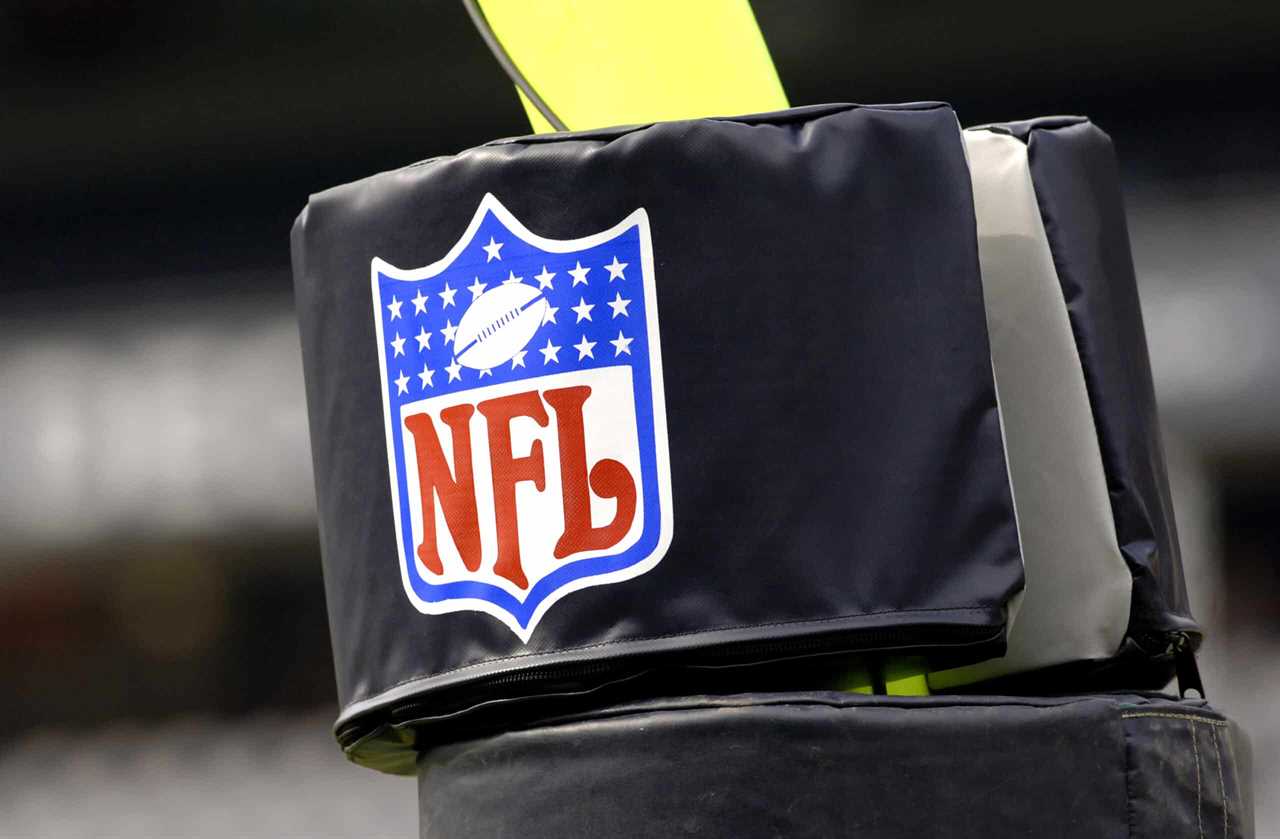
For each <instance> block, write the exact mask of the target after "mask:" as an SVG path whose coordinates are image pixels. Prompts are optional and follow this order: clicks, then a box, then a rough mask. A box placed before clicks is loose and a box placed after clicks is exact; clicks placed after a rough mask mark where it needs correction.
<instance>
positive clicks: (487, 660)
mask: <svg viewBox="0 0 1280 839" xmlns="http://www.w3.org/2000/svg"><path fill="white" fill-rule="evenodd" d="M988 611H989V610H987V609H982V608H980V607H977V606H949V607H946V608H941V609H882V610H880V611H878V612H853V613H851V614H848V615H833V616H832V617H829V618H802V619H798V620H790V621H774V622H772V623H748V624H731V625H729V626H713V627H709V628H707V629H695V630H692V631H690V632H670V633H667V634H665V635H646V636H643V637H640V638H618V639H615V640H613V641H601V642H600V643H598V644H587V645H585V646H582V647H565V648H563V649H559V650H555V651H553V653H546V652H540V653H516V654H515V655H505V656H500V657H498V658H483V659H480V660H479V661H472V662H468V663H467V664H462V665H459V666H457V667H451V668H450V669H448V670H439V671H436V672H434V673H419V674H418V675H416V676H410V677H408V678H407V679H401V680H400V681H398V682H396V683H394V684H390V685H387V686H386V687H385V688H383V689H382V690H380V691H378V692H377V693H375V694H372V695H370V696H366V697H362V698H360V699H357V700H355V702H367V701H369V700H371V699H377V698H378V697H379V696H382V695H383V694H384V693H387V692H388V691H392V690H395V689H396V688H398V687H400V686H401V685H407V684H409V683H410V682H416V681H419V680H421V679H436V678H439V677H440V676H448V675H449V674H450V673H458V672H461V671H463V670H470V669H474V668H477V667H484V666H486V665H489V664H496V663H498V662H503V661H516V660H518V659H522V658H541V657H545V656H547V655H549V654H555V655H559V654H561V653H580V652H585V651H587V650H597V649H600V648H602V647H613V646H617V645H619V644H633V643H641V642H644V641H665V640H667V639H669V638H690V637H693V636H695V635H705V634H707V633H709V632H727V631H731V630H740V629H741V630H747V629H768V628H770V627H774V626H792V625H797V624H815V625H816V624H823V623H833V622H835V621H843V620H849V619H850V618H869V617H875V616H876V615H895V614H910V613H913V612H974V613H977V614H986V613H987V612H988ZM890 628H892V627H890ZM989 628H990V629H992V631H994V630H995V627H989ZM745 640H751V639H745ZM725 643H733V642H732V641H729V642H725ZM503 672H505V671H503ZM348 704H352V703H348Z"/></svg>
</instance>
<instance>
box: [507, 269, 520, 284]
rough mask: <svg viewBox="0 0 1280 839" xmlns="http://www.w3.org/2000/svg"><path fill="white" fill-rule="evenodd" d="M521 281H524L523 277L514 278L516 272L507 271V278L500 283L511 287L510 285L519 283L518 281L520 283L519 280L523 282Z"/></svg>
mask: <svg viewBox="0 0 1280 839" xmlns="http://www.w3.org/2000/svg"><path fill="white" fill-rule="evenodd" d="M523 279H524V277H517V276H516V272H515V271H508V272H507V278H506V279H505V280H503V281H502V284H503V285H511V284H512V283H518V282H520V281H521V280H523Z"/></svg>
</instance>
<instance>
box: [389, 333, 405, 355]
mask: <svg viewBox="0 0 1280 839" xmlns="http://www.w3.org/2000/svg"><path fill="white" fill-rule="evenodd" d="M391 346H393V347H395V350H396V351H395V355H393V356H391V357H392V358H395V357H396V356H397V355H404V339H403V338H401V337H400V333H399V332H397V333H396V338H395V340H394V341H392V342H391Z"/></svg>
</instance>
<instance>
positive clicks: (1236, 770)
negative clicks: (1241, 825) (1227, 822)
mask: <svg viewBox="0 0 1280 839" xmlns="http://www.w3.org/2000/svg"><path fill="white" fill-rule="evenodd" d="M1226 737H1227V755H1228V756H1229V757H1230V758H1231V777H1233V778H1235V788H1236V795H1237V797H1238V796H1239V795H1240V766H1239V764H1238V763H1236V747H1235V744H1234V741H1233V740H1232V739H1231V731H1230V730H1228V731H1227V733H1226ZM1241 806H1242V807H1243V806H1244V804H1243V802H1242V803H1241ZM1246 818H1247V815H1246Z"/></svg>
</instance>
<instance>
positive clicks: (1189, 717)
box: [1120, 711, 1231, 728]
mask: <svg viewBox="0 0 1280 839" xmlns="http://www.w3.org/2000/svg"><path fill="white" fill-rule="evenodd" d="M1120 716H1121V717H1122V718H1124V719H1126V720H1132V719H1138V718H1141V717H1156V718H1158V719H1165V720H1189V721H1190V722H1199V723H1204V724H1205V725H1216V726H1221V727H1222V728H1226V727H1227V726H1229V725H1231V723H1229V722H1227V721H1225V720H1215V719H1210V718H1208V717H1197V716H1194V715H1193V714H1162V713H1160V712H1158V711H1144V712H1142V713H1139V714H1121V715H1120Z"/></svg>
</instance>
